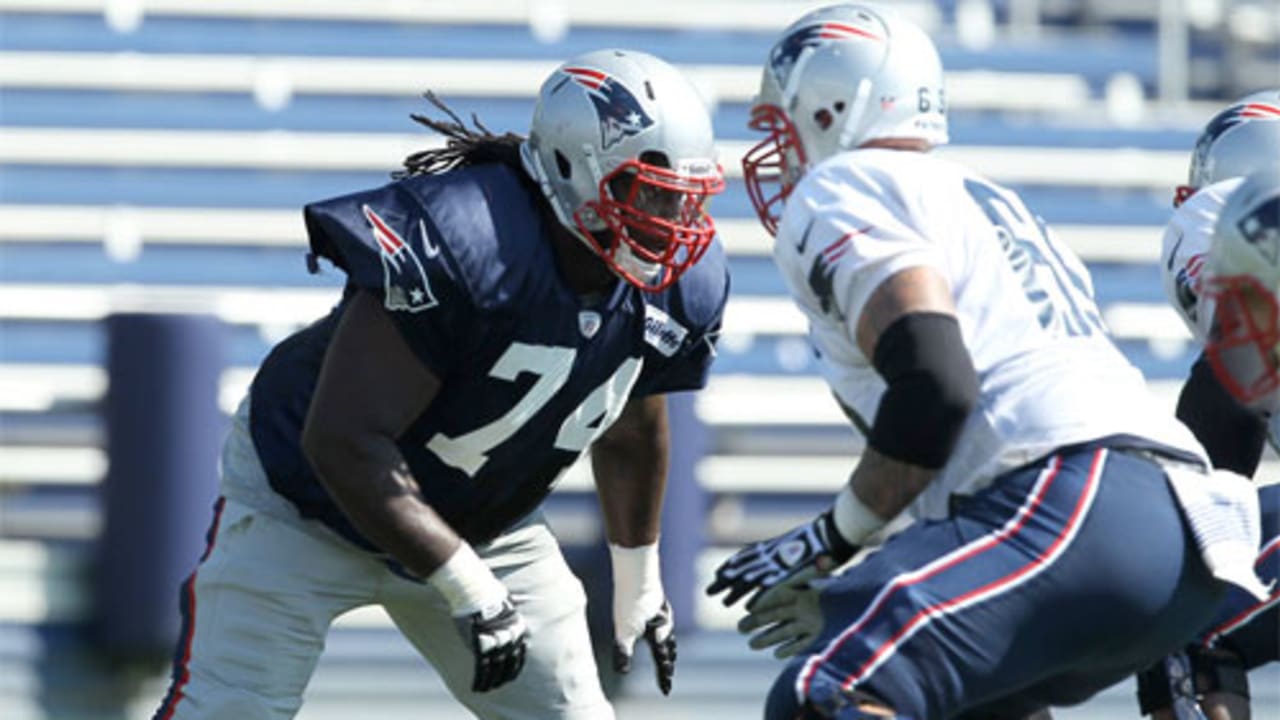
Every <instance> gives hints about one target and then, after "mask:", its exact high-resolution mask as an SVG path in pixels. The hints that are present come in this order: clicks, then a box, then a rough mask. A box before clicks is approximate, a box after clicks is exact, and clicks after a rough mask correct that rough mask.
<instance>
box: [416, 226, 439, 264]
mask: <svg viewBox="0 0 1280 720" xmlns="http://www.w3.org/2000/svg"><path fill="white" fill-rule="evenodd" d="M418 229H419V230H421V231H422V252H423V253H425V254H426V256H427V257H428V258H433V257H435V256H437V255H439V254H440V248H439V247H437V246H435V245H432V244H431V236H430V235H428V234H427V224H426V223H425V222H423V221H421V220H419V221H418Z"/></svg>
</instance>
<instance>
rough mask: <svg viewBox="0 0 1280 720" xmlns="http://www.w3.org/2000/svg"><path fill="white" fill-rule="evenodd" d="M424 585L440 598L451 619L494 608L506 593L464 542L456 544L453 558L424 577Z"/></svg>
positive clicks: (490, 571) (505, 589)
mask: <svg viewBox="0 0 1280 720" xmlns="http://www.w3.org/2000/svg"><path fill="white" fill-rule="evenodd" d="M427 583H428V584H430V585H431V586H432V587H434V588H435V589H437V590H439V591H440V594H441V595H443V596H444V599H445V602H447V603H448V604H449V612H450V614H451V615H453V616H454V617H465V616H467V615H471V614H472V613H476V612H481V611H483V610H485V609H488V608H495V609H496V608H497V607H498V606H500V605H501V604H502V601H503V600H505V599H506V597H507V594H508V593H507V588H506V586H504V585H503V584H502V583H501V582H500V581H499V580H498V578H496V577H494V575H493V571H492V570H490V569H489V566H488V565H485V564H484V561H483V560H481V559H480V556H479V555H476V551H475V550H473V549H472V548H471V545H469V544H468V543H467V542H466V541H463V542H460V543H458V549H457V550H455V551H454V552H453V555H450V556H449V559H448V560H446V561H445V563H444V564H443V565H441V566H440V567H438V568H436V570H435V572H433V573H431V574H430V575H428V576H427Z"/></svg>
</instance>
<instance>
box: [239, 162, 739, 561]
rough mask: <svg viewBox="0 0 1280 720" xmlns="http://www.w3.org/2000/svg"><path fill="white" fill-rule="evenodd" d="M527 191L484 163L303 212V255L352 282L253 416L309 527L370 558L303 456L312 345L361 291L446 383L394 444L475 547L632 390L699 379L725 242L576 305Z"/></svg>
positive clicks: (325, 338)
mask: <svg viewBox="0 0 1280 720" xmlns="http://www.w3.org/2000/svg"><path fill="white" fill-rule="evenodd" d="M536 192H537V190H536V189H533V188H532V186H530V185H528V184H526V181H525V180H524V179H523V178H522V177H520V176H519V175H518V174H517V171H515V170H512V169H509V168H507V167H506V166H503V165H497V164H495V165H485V166H480V167H476V168H469V169H463V170H456V171H453V172H450V173H448V174H446V175H440V176H418V177H411V178H407V179H403V180H400V181H397V182H394V183H391V184H388V185H386V186H384V187H382V188H379V189H376V190H371V191H368V192H361V193H356V194H353V195H347V196H344V197H339V198H336V199H332V200H328V201H324V202H320V203H315V204H312V205H308V206H307V207H306V209H305V215H306V222H307V232H308V234H309V236H310V241H311V247H312V250H313V252H314V253H316V254H317V255H319V256H321V257H325V258H328V259H329V260H331V261H332V262H333V263H334V264H335V265H337V266H338V267H339V268H341V269H342V270H344V271H345V272H346V273H347V278H348V279H347V287H346V291H345V293H344V300H343V302H342V303H341V304H340V305H339V306H338V307H337V308H335V310H334V312H333V313H332V314H331V315H330V316H329V317H327V318H325V319H324V320H321V321H320V322H318V323H316V324H314V325H312V326H311V327H309V328H307V329H305V330H303V331H301V332H299V333H297V334H295V335H293V336H292V337H290V338H288V339H287V340H285V341H284V342H282V343H281V344H280V345H279V346H277V347H276V348H275V349H274V350H273V351H272V353H271V354H270V356H269V357H268V358H267V360H266V361H265V362H264V364H263V366H262V368H261V369H260V371H259V373H258V375H257V377H256V378H255V379H254V382H253V387H252V390H251V392H252V398H251V400H252V411H251V420H250V424H251V432H252V435H253V440H254V445H255V447H256V449H257V451H258V454H259V456H260V457H261V459H262V463H263V466H264V468H265V469H266V472H267V475H268V478H269V480H270V483H271V486H272V488H274V489H275V491H276V492H278V493H279V494H281V495H283V496H284V497H286V498H287V499H289V500H290V501H291V502H292V503H293V504H294V505H295V506H296V507H297V509H298V510H299V512H300V513H301V514H302V515H303V516H304V517H308V518H315V519H318V520H321V521H323V522H325V523H326V524H328V525H329V526H330V527H332V528H334V529H335V530H337V531H338V532H340V533H341V534H343V535H344V536H346V537H347V538H349V539H351V540H352V541H354V542H356V543H357V544H360V545H362V546H364V547H366V548H370V549H372V547H371V545H370V544H369V543H368V541H367V540H365V539H364V538H363V537H362V536H361V535H360V534H359V533H358V532H357V531H356V530H355V528H354V527H352V525H351V524H350V522H349V521H348V520H347V519H346V517H345V516H344V515H343V514H342V513H341V512H340V510H339V509H338V508H337V506H336V505H335V504H334V502H333V500H332V499H331V498H330V497H329V495H328V493H327V492H326V491H325V490H324V488H323V487H322V486H321V484H320V482H319V480H318V479H317V478H316V477H315V475H314V473H313V472H312V471H311V468H310V467H309V465H308V463H307V461H306V459H305V458H304V457H303V454H302V451H301V449H300V447H299V436H300V431H301V427H302V422H303V419H304V418H305V417H306V411H307V407H308V405H309V403H310V399H311V395H312V393H313V391H314V388H315V384H316V378H317V376H318V371H319V368H320V365H321V361H322V359H323V353H324V351H325V348H326V347H327V345H328V342H329V339H330V337H331V336H332V334H333V331H334V328H335V326H336V324H337V320H338V318H339V317H340V315H341V312H342V310H343V307H344V306H345V304H346V302H347V299H349V298H350V297H351V295H352V293H353V292H354V291H355V290H356V289H357V288H358V289H363V290H367V291H369V292H371V293H373V294H374V295H376V296H377V297H378V298H379V299H380V300H381V301H382V303H383V305H384V307H385V308H386V311H387V313H388V314H389V316H390V317H391V318H392V319H393V320H394V322H395V324H396V326H397V328H398V329H399V331H400V334H401V335H402V337H403V338H404V340H405V342H406V343H407V344H408V346H409V347H410V348H411V349H412V350H413V352H414V353H415V354H416V356H417V357H418V358H419V359H420V360H421V361H422V363H423V364H424V365H426V366H427V367H428V368H430V369H431V370H432V371H433V372H434V373H435V374H436V375H437V376H438V377H439V378H440V379H441V382H442V386H441V388H440V391H439V394H438V395H437V397H436V398H435V400H434V401H433V402H432V403H431V405H430V406H429V407H428V408H427V409H426V411H425V412H424V413H423V414H422V415H421V416H420V417H418V418H417V419H416V420H415V421H414V422H413V423H412V424H411V426H410V427H409V429H408V430H407V431H406V432H405V434H404V435H403V437H401V438H399V439H398V440H397V443H398V445H399V448H400V450H401V452H402V453H403V454H404V457H405V460H406V461H407V462H408V465H409V468H410V470H412V472H413V475H414V477H415V478H416V480H417V481H418V485H419V487H420V489H421V492H422V495H423V497H424V498H425V500H426V501H427V502H428V503H430V504H431V506H432V507H433V508H434V509H435V510H436V511H437V512H439V513H440V515H441V516H442V517H443V518H444V519H445V520H446V521H447V522H448V523H449V524H450V525H451V526H452V527H453V528H454V529H455V530H456V531H457V532H458V533H459V534H460V535H461V536H462V537H464V538H465V539H467V540H468V541H470V542H473V543H477V542H483V541H486V540H489V539H491V538H493V537H495V536H496V535H498V534H499V533H501V532H502V531H503V530H504V529H505V528H507V527H509V526H510V525H512V524H513V523H514V522H516V521H517V520H519V519H520V518H521V517H523V516H524V515H526V514H528V513H529V512H530V511H532V510H533V509H534V508H535V507H537V505H538V504H539V503H540V502H541V501H542V500H543V498H544V497H545V496H546V495H547V493H548V492H550V490H551V488H552V486H553V485H554V483H555V481H556V480H557V478H558V477H559V476H560V474H561V473H562V471H563V470H565V468H567V467H568V466H569V465H571V464H572V463H573V462H574V460H575V459H576V458H577V457H578V456H579V455H580V454H581V452H582V451H583V450H584V449H586V448H587V446H588V445H589V444H590V443H591V442H592V441H593V440H594V439H595V438H596V437H597V436H599V435H600V433H602V432H603V431H604V430H605V429H606V428H607V427H608V426H609V425H610V424H611V423H612V422H613V421H614V420H615V419H616V418H617V416H618V414H619V413H620V412H621V411H622V408H623V405H624V403H625V402H626V401H627V400H628V399H629V398H631V397H639V396H644V395H651V394H657V393H665V392H671V391H677V390H689V389H696V388H700V387H702V386H703V385H704V384H705V382H706V376H707V372H708V368H709V365H710V362H711V359H712V357H713V355H714V349H713V345H712V343H713V342H714V340H715V337H716V334H717V333H718V330H719V325H720V319H721V316H722V314H723V310H724V304H725V301H726V297H727V293H728V273H727V266H726V263H725V258H724V252H723V249H722V248H721V246H720V245H719V243H718V242H717V243H715V244H714V245H713V246H712V247H711V249H709V250H708V251H707V253H706V255H705V256H703V258H702V259H701V260H700V261H699V263H698V264H697V265H695V266H694V267H693V268H692V269H690V270H689V271H688V272H687V273H685V275H684V276H682V277H681V278H680V280H679V281H678V282H677V283H675V284H674V285H672V286H671V287H670V288H668V289H667V290H665V291H663V292H660V293H642V292H641V291H640V290H638V289H636V288H634V287H632V286H631V285H628V284H627V283H624V282H618V283H617V285H616V287H615V288H614V290H613V291H612V293H611V294H610V295H608V296H607V297H603V298H600V299H599V301H598V302H597V303H594V304H586V303H584V301H583V300H582V299H581V298H579V297H578V296H577V295H576V294H574V292H573V291H572V290H571V289H570V288H569V287H568V286H567V285H566V284H565V283H564V281H563V280H562V279H561V275H560V271H559V269H558V266H557V264H556V260H555V257H554V251H553V247H552V241H551V238H550V236H549V235H548V234H547V231H546V229H545V226H544V222H545V221H544V220H543V217H542V216H541V214H540V211H539V207H538V205H536V203H535V196H534V193H536Z"/></svg>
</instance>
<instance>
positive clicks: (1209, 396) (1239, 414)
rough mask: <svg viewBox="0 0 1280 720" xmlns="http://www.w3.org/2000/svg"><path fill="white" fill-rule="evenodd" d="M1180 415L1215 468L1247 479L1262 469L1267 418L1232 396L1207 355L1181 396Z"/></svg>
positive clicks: (1198, 361) (1178, 413)
mask: <svg viewBox="0 0 1280 720" xmlns="http://www.w3.org/2000/svg"><path fill="white" fill-rule="evenodd" d="M1177 415H1178V419H1179V420H1181V421H1182V422H1183V423H1184V424H1185V425H1186V426H1187V427H1188V428H1190V429H1191V432H1192V434H1194V435H1195V436H1196V439H1197V440H1199V441H1200V444H1201V445H1203V446H1204V449H1205V451H1206V452H1208V453H1209V461H1210V462H1212V463H1213V466H1214V467H1216V468H1225V469H1227V470H1232V471H1235V472H1238V473H1240V474H1241V475H1244V476H1245V477H1250V476H1252V475H1253V472H1254V471H1255V470H1257V469H1258V461H1259V460H1260V459H1261V458H1262V448H1263V445H1264V444H1265V443H1266V439H1267V421H1266V418H1265V417H1264V416H1263V415H1261V414H1260V413H1258V412H1256V411H1253V410H1250V409H1248V408H1246V407H1244V406H1243V405H1241V404H1240V403H1238V402H1236V401H1235V398H1233V397H1231V394H1230V393H1228V392H1227V391H1226V389H1225V388H1223V387H1222V384H1221V383H1219V382H1218V379H1217V378H1216V377H1214V375H1213V368H1212V367H1210V365H1209V360H1208V358H1206V357H1205V356H1204V354H1203V353H1201V354H1200V357H1199V358H1197V359H1196V362H1195V364H1194V365H1192V366H1191V375H1190V376H1189V377H1188V378H1187V382H1186V383H1185V384H1184V385H1183V386H1182V393H1181V394H1180V395H1178V410H1177Z"/></svg>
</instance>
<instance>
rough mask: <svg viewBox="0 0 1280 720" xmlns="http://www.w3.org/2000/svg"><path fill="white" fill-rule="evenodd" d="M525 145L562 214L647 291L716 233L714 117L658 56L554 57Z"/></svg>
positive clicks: (687, 263)
mask: <svg viewBox="0 0 1280 720" xmlns="http://www.w3.org/2000/svg"><path fill="white" fill-rule="evenodd" d="M520 155H521V159H522V160H523V162H524V166H525V170H526V171H527V172H528V173H529V175H530V176H531V177H533V178H534V179H535V180H536V181H537V182H538V184H539V185H540V186H541V187H542V192H543V193H544V194H545V195H546V197H547V200H548V201H550V203H551V207H552V208H553V209H554V210H555V213H556V217H557V218H558V219H559V220H560V223H561V224H562V225H564V226H565V227H566V228H568V229H569V231H570V232H572V233H573V234H574V235H576V236H577V237H578V238H579V239H580V240H582V241H583V242H585V243H586V244H587V245H588V246H589V247H591V248H592V249H593V250H594V251H595V252H596V253H597V254H598V255H599V256H600V257H601V259H602V260H604V262H605V264H606V265H608V266H609V268H610V269H611V270H613V271H614V272H615V273H616V274H618V275H619V276H621V277H622V278H623V279H625V280H626V281H628V282H630V283H631V284H633V285H635V286H637V287H639V288H641V289H642V290H651V291H657V290H661V289H663V288H666V287H668V286H669V285H671V284H672V283H674V282H675V281H676V279H677V278H679V277H680V275H681V274H683V273H684V272H685V271H686V270H688V269H689V268H690V267H692V266H693V264H694V263H695V262H697V261H698V259H699V258H701V257H702V255H703V253H705V252H706V250H707V248H708V247H709V246H710V245H711V241H712V238H713V237H714V236H715V225H714V223H713V222H712V220H711V217H710V216H709V215H707V213H706V212H705V209H704V206H705V204H706V201H707V198H708V197H710V196H711V195H714V194H716V193H719V192H721V191H722V190H723V189H724V173H723V172H722V171H721V169H720V167H719V165H718V164H717V163H716V160H715V147H714V141H713V138H712V134H711V118H710V116H709V114H708V113H707V108H706V105H705V104H704V103H703V101H702V98H701V97H699V96H698V94H697V92H696V91H695V90H694V88H693V86H692V85H691V84H690V83H689V82H688V80H686V79H685V78H684V76H682V75H681V74H680V73H679V71H677V70H676V69H675V68H674V67H672V66H671V65H669V64H667V63H665V62H663V61H662V60H659V59H658V58H656V57H654V56H652V55H648V54H646V53H642V52H635V51H630V50H598V51H595V52H590V53H587V54H585V55H581V56H578V57H576V58H573V59H572V60H569V61H568V62H566V63H564V64H563V65H561V66H560V67H559V68H557V69H556V70H555V72H553V73H552V74H551V76H550V77H549V78H547V80H546V81H545V82H544V83H543V85H542V89H541V90H540V91H539V93H538V101H537V106H536V107H535V109H534V111H533V122H532V124H531V126H530V129H529V137H528V139H527V140H526V141H525V142H524V143H523V144H522V145H521V147H520Z"/></svg>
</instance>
